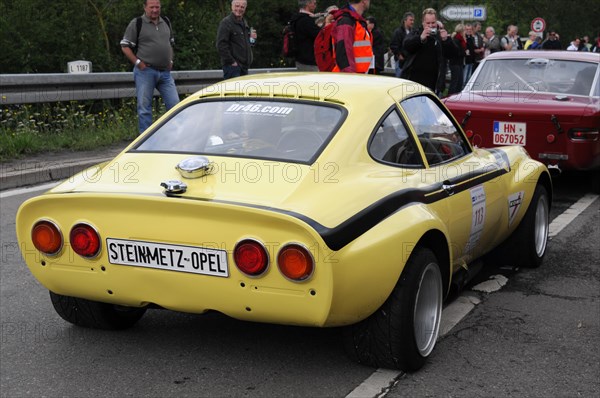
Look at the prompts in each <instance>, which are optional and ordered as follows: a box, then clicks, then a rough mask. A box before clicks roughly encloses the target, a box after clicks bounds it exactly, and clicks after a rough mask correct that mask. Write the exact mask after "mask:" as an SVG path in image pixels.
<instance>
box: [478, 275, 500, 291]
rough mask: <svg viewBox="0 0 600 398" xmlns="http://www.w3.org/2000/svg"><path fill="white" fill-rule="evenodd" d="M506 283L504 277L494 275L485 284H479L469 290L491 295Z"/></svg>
mask: <svg viewBox="0 0 600 398" xmlns="http://www.w3.org/2000/svg"><path fill="white" fill-rule="evenodd" d="M507 282H508V278H507V277H505V276H504V275H494V276H492V277H490V279H488V280H487V281H485V282H481V283H479V284H477V285H475V286H473V287H472V288H471V290H475V291H476V292H482V293H493V292H496V291H498V290H500V289H502V288H503V287H504V285H506V283H507Z"/></svg>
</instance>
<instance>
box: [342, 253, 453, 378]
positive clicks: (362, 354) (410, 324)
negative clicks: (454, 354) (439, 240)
mask: <svg viewBox="0 0 600 398" xmlns="http://www.w3.org/2000/svg"><path fill="white" fill-rule="evenodd" d="M442 300H443V286H442V275H441V273H440V268H439V265H438V261H437V258H436V257H435V255H434V254H433V252H432V251H431V250H429V249H427V248H423V247H417V248H416V249H415V250H414V252H413V253H412V254H411V256H410V258H409V260H408V262H407V264H406V267H405V268H404V271H403V272H402V275H401V276H400V280H399V281H398V283H397V284H396V286H395V287H394V290H393V291H392V294H391V295H390V297H388V299H387V300H386V302H385V303H384V304H383V305H382V306H381V307H380V308H379V309H378V310H377V311H375V313H373V314H372V315H371V316H370V317H368V318H367V319H365V320H363V321H361V322H359V323H357V324H355V325H350V326H347V327H346V328H344V346H345V348H346V351H347V352H348V354H349V355H350V356H351V357H352V358H353V359H354V360H356V361H357V362H359V363H362V364H365V365H369V366H374V367H381V368H388V369H394V368H395V369H400V370H403V371H406V372H410V371H416V370H418V369H420V368H421V367H422V366H423V365H424V364H425V360H426V359H427V357H428V356H429V355H430V354H431V352H432V351H433V348H434V346H435V343H436V340H437V337H438V333H439V328H440V320H441V316H442Z"/></svg>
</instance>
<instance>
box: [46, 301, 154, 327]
mask: <svg viewBox="0 0 600 398" xmlns="http://www.w3.org/2000/svg"><path fill="white" fill-rule="evenodd" d="M50 299H51V300H52V305H53V306H54V309H55V310H56V312H57V313H58V315H60V317H61V318H62V319H64V320H65V321H67V322H70V323H72V324H74V325H77V326H81V327H85V328H93V329H104V330H122V329H127V328H130V327H131V326H133V325H135V323H136V322H137V321H139V320H140V318H141V317H142V316H143V315H144V313H145V312H146V308H135V307H121V306H116V305H113V304H107V303H100V302H97V301H91V300H86V299H81V298H76V297H69V296H63V295H60V294H56V293H53V292H50Z"/></svg>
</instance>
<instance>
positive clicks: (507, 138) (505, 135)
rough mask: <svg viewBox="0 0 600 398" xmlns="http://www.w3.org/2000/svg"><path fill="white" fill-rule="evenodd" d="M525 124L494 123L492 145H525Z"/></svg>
mask: <svg viewBox="0 0 600 398" xmlns="http://www.w3.org/2000/svg"><path fill="white" fill-rule="evenodd" d="M526 138H527V123H513V122H497V121H494V141H493V143H494V145H525V143H526V142H527V139H526Z"/></svg>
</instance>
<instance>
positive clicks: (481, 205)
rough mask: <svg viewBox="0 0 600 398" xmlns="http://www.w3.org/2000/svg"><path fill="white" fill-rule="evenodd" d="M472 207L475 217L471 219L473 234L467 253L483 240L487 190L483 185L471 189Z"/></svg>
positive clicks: (468, 243)
mask: <svg viewBox="0 0 600 398" xmlns="http://www.w3.org/2000/svg"><path fill="white" fill-rule="evenodd" d="M471 206H472V208H473V216H472V219H471V234H470V235H469V241H468V242H467V247H465V253H468V252H469V251H471V250H473V249H474V248H475V246H477V244H478V243H479V240H480V239H481V234H482V233H483V226H484V224H485V189H484V188H483V185H479V186H477V187H475V188H473V189H471Z"/></svg>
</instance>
